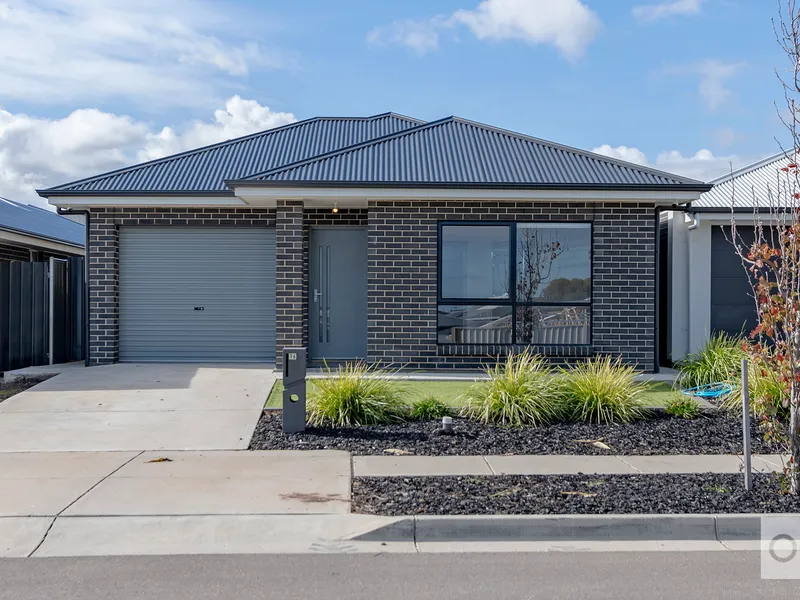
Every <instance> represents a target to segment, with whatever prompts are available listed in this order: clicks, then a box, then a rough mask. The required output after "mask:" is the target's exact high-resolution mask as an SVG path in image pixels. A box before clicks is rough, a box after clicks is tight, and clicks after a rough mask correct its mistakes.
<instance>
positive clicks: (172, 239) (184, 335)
mask: <svg viewBox="0 0 800 600" xmlns="http://www.w3.org/2000/svg"><path fill="white" fill-rule="evenodd" d="M275 326H276V323H275V231H274V229H261V228H190V227H187V228H183V227H180V228H179V227H174V228H173V227H129V228H121V229H120V360H123V361H132V362H145V361H162V362H166V361H170V362H205V361H215V362H224V361H227V362H264V361H266V362H272V361H274V359H275Z"/></svg>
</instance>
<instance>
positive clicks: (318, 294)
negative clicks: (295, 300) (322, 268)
mask: <svg viewBox="0 0 800 600" xmlns="http://www.w3.org/2000/svg"><path fill="white" fill-rule="evenodd" d="M320 298H322V292H320V291H319V290H314V302H319V299H320Z"/></svg>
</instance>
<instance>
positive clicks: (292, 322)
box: [275, 200, 305, 368]
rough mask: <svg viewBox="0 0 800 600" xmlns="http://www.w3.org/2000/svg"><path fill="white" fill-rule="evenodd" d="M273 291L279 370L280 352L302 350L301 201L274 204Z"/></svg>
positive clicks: (284, 201) (281, 359)
mask: <svg viewBox="0 0 800 600" xmlns="http://www.w3.org/2000/svg"><path fill="white" fill-rule="evenodd" d="M275 235H276V254H277V271H276V277H277V281H276V283H277V289H276V307H275V308H276V317H277V344H276V352H277V356H276V360H275V362H276V364H277V365H278V367H279V368H280V367H282V366H283V365H282V363H283V349H284V348H286V347H290V346H302V344H303V337H304V335H303V334H304V329H305V328H304V326H303V317H304V314H305V309H304V307H303V201H302V200H278V207H277V214H276V233H275Z"/></svg>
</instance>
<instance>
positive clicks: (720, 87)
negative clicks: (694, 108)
mask: <svg viewBox="0 0 800 600" xmlns="http://www.w3.org/2000/svg"><path fill="white" fill-rule="evenodd" d="M743 67H744V63H741V62H736V63H734V62H725V61H722V60H718V59H707V60H701V61H698V62H695V63H691V64H688V65H679V66H669V67H666V68H665V69H664V72H665V73H666V74H667V75H687V74H688V75H695V76H697V77H698V78H699V81H698V84H697V94H698V96H700V98H701V99H702V100H703V102H704V103H705V105H706V107H707V108H708V109H709V110H711V111H716V110H719V109H720V108H722V107H723V106H724V105H725V104H727V102H728V101H729V100H730V99H731V98H732V97H733V92H732V91H731V90H730V88H729V87H728V80H729V79H730V78H731V77H733V76H734V75H735V74H736V73H738V72H739V71H740V70H741V69H742V68H743Z"/></svg>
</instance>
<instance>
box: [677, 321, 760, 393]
mask: <svg viewBox="0 0 800 600" xmlns="http://www.w3.org/2000/svg"><path fill="white" fill-rule="evenodd" d="M745 356H746V354H745V351H744V349H743V340H742V338H741V337H740V336H732V335H728V334H727V333H723V332H720V333H715V334H714V335H712V336H711V337H710V338H709V339H708V341H706V343H705V345H704V346H703V347H702V348H700V349H699V350H698V351H697V352H695V353H694V354H689V355H688V356H686V358H684V359H683V360H681V361H680V362H679V363H678V369H679V370H680V378H679V381H680V385H681V386H683V387H684V388H695V387H700V386H703V385H709V384H711V383H724V382H731V381H735V380H737V379H738V378H739V377H740V376H741V372H742V359H743V358H745Z"/></svg>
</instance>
